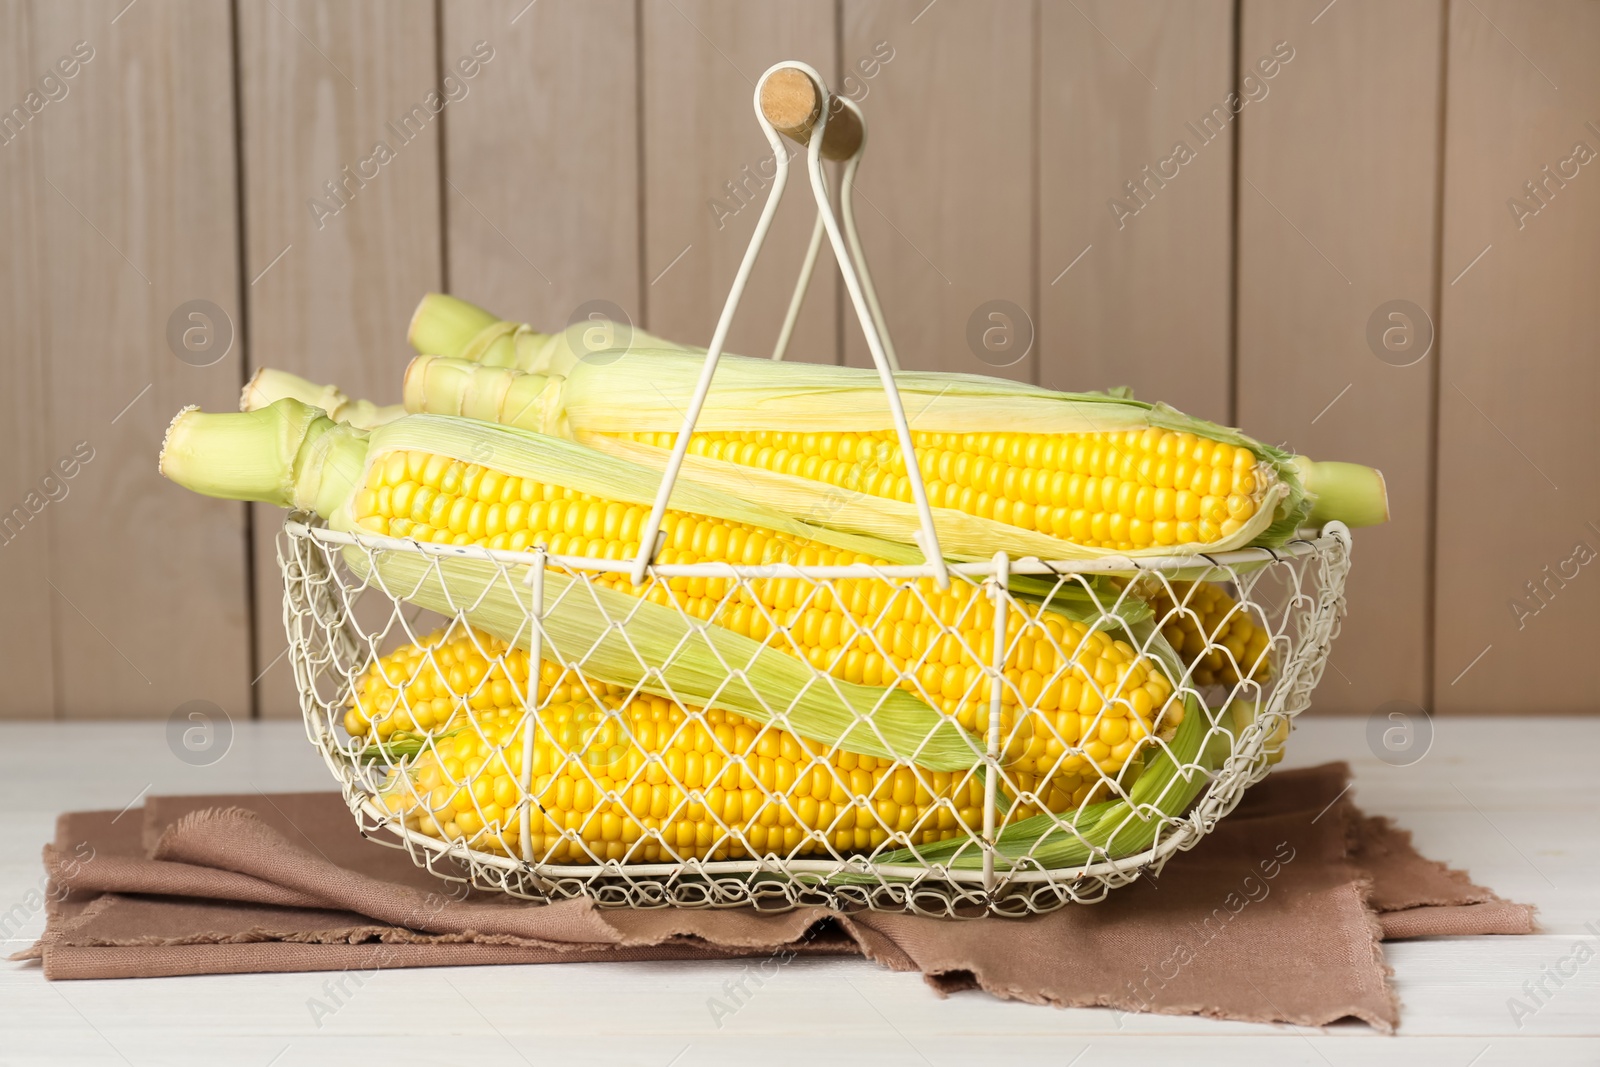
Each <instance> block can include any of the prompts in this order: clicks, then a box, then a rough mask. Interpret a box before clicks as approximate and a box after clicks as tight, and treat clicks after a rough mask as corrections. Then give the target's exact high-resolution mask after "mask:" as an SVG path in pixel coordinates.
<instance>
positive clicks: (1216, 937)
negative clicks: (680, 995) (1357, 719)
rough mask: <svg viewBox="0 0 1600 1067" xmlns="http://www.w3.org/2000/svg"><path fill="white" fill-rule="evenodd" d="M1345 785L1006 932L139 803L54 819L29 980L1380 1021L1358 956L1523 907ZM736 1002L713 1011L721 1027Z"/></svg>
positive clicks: (1272, 808) (303, 821) (1317, 780)
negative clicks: (843, 961)
mask: <svg viewBox="0 0 1600 1067" xmlns="http://www.w3.org/2000/svg"><path fill="white" fill-rule="evenodd" d="M1348 781H1349V768H1348V767H1346V766H1345V765H1344V764H1328V765H1325V766H1322V767H1315V768H1309V769H1305V770H1293V771H1279V772H1277V773H1275V774H1273V775H1271V776H1270V777H1268V778H1267V780H1266V781H1264V782H1263V783H1261V784H1260V785H1258V786H1256V787H1255V788H1254V789H1252V790H1251V791H1250V793H1249V794H1248V795H1247V796H1246V797H1245V799H1244V801H1243V802H1242V803H1241V804H1240V805H1239V807H1238V809H1237V810H1236V811H1235V812H1234V813H1233V814H1232V815H1230V816H1229V817H1228V818H1226V819H1224V820H1223V821H1222V822H1221V823H1220V824H1219V825H1218V827H1217V829H1216V830H1215V831H1214V832H1213V833H1212V834H1210V835H1209V836H1208V837H1206V838H1205V839H1204V840H1202V841H1201V842H1200V843H1199V845H1198V846H1196V847H1195V848H1194V849H1193V850H1192V851H1190V852H1187V853H1184V854H1182V855H1179V856H1177V857H1175V858H1174V859H1173V860H1172V861H1171V862H1170V863H1168V864H1167V867H1166V869H1165V870H1164V871H1163V872H1162V873H1161V875H1160V877H1159V878H1155V879H1142V880H1140V881H1139V882H1136V883H1135V884H1133V885H1131V886H1128V887H1126V888H1124V889H1119V890H1116V891H1114V892H1113V893H1112V894H1111V895H1110V896H1109V898H1107V900H1105V901H1104V902H1103V903H1100V904H1096V905H1093V906H1077V907H1072V906H1069V907H1067V908H1063V909H1061V910H1059V911H1056V912H1053V913H1050V914H1048V915H1041V916H1035V917H1032V918H1028V919H976V920H969V921H945V920H937V919H927V918H921V917H918V916H913V915H901V914H892V913H879V912H853V913H850V914H848V915H845V914H840V913H837V912H831V911H827V910H825V909H820V908H809V909H803V910H799V911H793V912H786V913H781V914H764V913H756V912H754V911H751V910H738V909H736V910H717V911H710V910H674V909H659V910H650V911H625V910H614V909H604V908H596V907H595V906H594V905H593V904H592V903H591V902H589V901H587V900H572V901H565V902H562V903H558V904H551V905H535V904H530V903H528V902H525V901H518V900H514V899H512V898H509V897H505V896H503V895H500V894H495V893H484V892H478V891H465V890H464V889H463V887H461V886H459V885H454V884H452V883H446V882H443V881H441V880H439V879H437V878H435V877H434V876H432V875H430V874H429V873H428V872H426V871H424V870H421V869H419V868H417V867H415V866H414V865H413V864H412V863H411V861H410V859H409V858H408V857H407V855H406V854H405V853H404V852H403V851H401V850H398V849H390V848H382V847H379V846H377V845H375V844H373V843H371V842H368V841H365V840H363V839H362V837H361V836H360V834H359V833H358V832H357V830H356V829H355V825H354V822H353V820H352V819H351V818H350V814H349V812H348V810H347V809H346V808H345V806H344V804H343V802H342V801H341V800H340V798H339V797H338V795H337V794H334V793H299V794H277V795H271V796H268V795H265V794H257V795H254V796H235V797H151V798H149V799H148V800H147V801H146V802H145V807H144V811H143V817H142V822H141V821H140V820H139V818H138V816H137V815H136V813H134V812H127V813H123V814H121V815H120V816H117V815H113V813H110V812H75V813H69V814H66V815H63V816H61V818H60V821H59V823H58V826H57V835H56V841H55V843H54V844H52V845H47V846H46V847H45V851H44V859H45V866H46V869H47V870H48V872H49V874H50V877H51V902H50V907H49V920H48V924H47V928H46V931H45V934H44V936H43V937H42V938H41V939H40V941H39V943H38V944H37V945H35V946H34V947H33V948H32V949H31V950H29V951H28V952H25V953H21V954H19V956H18V957H17V958H21V959H26V958H38V959H42V960H43V965H44V973H45V976H46V977H47V978H117V977H153V976H161V975H183V974H220V973H238V972H259V971H312V970H345V969H351V970H356V971H372V970H374V969H377V968H382V967H424V966H458V965H463V964H479V963H572V962H582V961H588V960H609V961H626V960H661V959H683V960H694V959H725V958H730V957H767V959H765V960H763V963H762V965H761V967H760V968H758V971H760V972H761V973H771V970H772V969H773V968H775V967H776V966H778V965H780V964H781V963H782V962H784V961H786V960H787V959H788V958H790V957H791V955H796V954H808V955H861V956H865V957H867V958H868V959H872V960H875V961H877V962H878V963H880V964H882V965H884V966H887V967H889V968H891V969H893V970H904V971H920V972H921V973H922V974H923V976H924V978H925V979H926V980H927V982H928V983H929V984H930V985H932V986H933V987H934V989H935V990H937V991H938V992H939V993H940V994H948V993H952V992H956V991H959V990H965V989H983V990H987V991H988V992H989V993H991V994H993V995H995V996H999V997H1003V998H1010V999H1018V1000H1026V1001H1030V1002H1033V1003H1039V1004H1055V1005H1058V1006H1080V1005H1107V1006H1110V1007H1113V1008H1118V1009H1121V1010H1126V1011H1157V1012H1165V1013H1172V1014H1201V1015H1209V1016H1216V1017H1223V1018H1233V1019H1245V1020H1256V1021H1282V1022H1292V1023H1299V1024H1304V1025H1319V1024H1322V1023H1327V1022H1332V1021H1333V1020H1335V1019H1340V1018H1344V1017H1347V1016H1348V1017H1355V1018H1358V1019H1362V1020H1365V1021H1366V1022H1368V1023H1370V1024H1372V1025H1373V1026H1375V1027H1377V1028H1379V1029H1381V1030H1389V1029H1392V1028H1393V1027H1394V1025H1395V1024H1396V1022H1397V1021H1398V1017H1399V1016H1398V1007H1397V1005H1396V1002H1395V998H1394V993H1393V991H1392V990H1391V989H1390V987H1389V983H1388V969H1387V968H1386V967H1385V965H1384V962H1383V953H1382V949H1381V947H1380V945H1379V941H1380V940H1381V939H1383V938H1394V937H1418V936H1425V935H1429V934H1453V935H1464V934H1485V933H1503V934H1514V933H1530V932H1532V931H1533V930H1534V928H1535V927H1534V922H1533V909H1532V908H1530V907H1528V906H1526V905H1521V904H1513V903H1510V902H1508V901H1504V900H1501V899H1500V898H1499V897H1497V896H1495V895H1494V894H1493V893H1492V892H1490V891H1489V890H1487V889H1484V888H1482V887H1480V886H1476V885H1473V884H1472V883H1471V882H1470V881H1469V880H1468V878H1467V876H1466V875H1465V874H1463V873H1462V872H1459V871H1453V870H1450V869H1448V868H1446V867H1444V866H1443V865H1442V864H1439V863H1435V862H1433V861H1431V860H1427V859H1424V858H1423V857H1421V856H1420V855H1418V854H1417V852H1416V850H1415V849H1414V848H1412V846H1411V836H1410V834H1408V833H1407V832H1405V831H1403V830H1399V829H1396V828H1395V827H1393V826H1392V825H1390V824H1389V822H1388V821H1387V820H1384V819H1381V818H1372V817H1368V816H1365V815H1363V814H1362V813H1361V812H1360V811H1358V810H1357V809H1356V808H1355V807H1354V805H1353V804H1352V803H1351V802H1350V800H1349V799H1348V796H1347V795H1346V791H1347V787H1348ZM735 1006H736V1005H733V1004H730V1005H728V1008H729V1010H730V1011H732V1010H733V1008H734V1007H735Z"/></svg>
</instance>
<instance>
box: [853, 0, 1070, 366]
mask: <svg viewBox="0 0 1600 1067" xmlns="http://www.w3.org/2000/svg"><path fill="white" fill-rule="evenodd" d="M843 11H844V25H843V33H842V41H843V45H842V48H843V51H842V52H841V54H840V57H839V59H840V63H841V67H842V69H844V70H851V71H854V70H856V69H857V64H858V63H860V62H863V61H868V62H870V61H871V60H872V59H873V58H874V56H875V54H877V52H876V50H881V49H883V48H885V47H887V48H888V49H892V50H893V58H892V59H890V60H889V61H888V62H886V63H881V64H880V69H879V70H878V73H877V75H876V77H873V78H870V79H866V78H862V79H860V83H861V85H862V88H863V91H864V92H865V94H866V95H865V97H864V99H862V101H861V103H862V108H863V109H864V111H865V112H866V117H867V124H868V129H869V135H868V143H867V155H866V160H865V162H864V163H863V164H862V166H861V180H860V191H859V193H858V208H857V219H858V221H859V223H860V227H861V240H862V242H863V244H864V245H865V246H866V250H867V255H868V257H869V260H870V262H871V263H872V265H873V268H874V271H873V277H874V280H875V281H876V282H877V286H878V290H879V295H880V298H881V300H882V303H883V311H884V316H885V317H886V318H887V319H888V324H889V329H890V331H891V334H892V335H893V337H894V342H895V347H896V349H898V350H899V354H900V363H901V366H903V367H906V368H908V369H914V370H952V371H970V372H977V373H991V374H1000V375H1004V376H1007V377H1012V378H1019V379H1024V380H1026V379H1031V378H1033V377H1034V370H1035V368H1034V363H1035V360H1036V358H1037V355H1038V353H1037V347H1035V350H1034V351H1033V352H1031V353H1029V354H1028V355H1027V356H1026V357H1025V358H1023V359H1021V360H1019V361H1017V362H1010V361H1011V360H1013V359H1015V358H1016V347H1017V345H1016V344H1015V338H1016V337H1018V336H1020V335H1021V330H1022V329H1023V327H1024V325H1025V324H1024V323H1022V322H1020V321H1011V320H1013V319H1015V313H1011V314H1009V315H1007V314H1006V313H1005V311H1003V310H1000V311H998V313H999V314H1001V315H1002V316H1003V318H1002V319H1001V320H993V319H989V318H987V314H986V312H987V310H995V309H985V310H984V311H982V312H980V309H982V308H984V305H986V304H988V303H989V302H990V301H1007V302H1009V303H1010V304H1011V305H1014V306H1015V307H1017V308H1020V309H1022V311H1023V312H1024V313H1025V314H1026V315H1027V316H1028V317H1029V321H1031V320H1032V318H1033V316H1034V308H1033V303H1034V299H1033V292H1034V282H1035V277H1034V269H1033V231H1034V216H1033V193H1034V150H1033V149H1034V137H1033V131H1034V122H1033V99H1034V93H1033V71H1034V32H1033V31H1034V18H1035V11H1036V8H1035V5H1034V4H1033V3H1032V2H1030V0H995V2H978V0H941V2H939V3H934V4H930V3H928V0H844V4H843ZM842 313H843V314H844V316H845V319H846V322H845V329H844V331H843V332H844V338H845V352H846V357H847V360H848V362H851V363H854V364H865V363H867V361H868V359H869V357H868V355H867V348H866V343H865V342H864V341H863V340H862V336H861V330H860V326H859V324H858V322H857V321H856V319H855V317H854V314H853V312H852V311H851V310H850V309H849V308H845V309H844V310H843V312H842ZM975 315H976V316H977V319H978V322H979V327H978V330H977V331H976V332H977V333H978V335H979V336H980V337H981V336H982V333H983V330H984V329H993V330H996V331H997V333H995V334H993V335H991V336H992V337H993V338H994V341H995V348H996V349H997V350H998V351H997V352H994V353H993V354H991V355H990V356H989V358H988V360H987V361H986V360H981V359H979V357H978V356H977V355H976V354H975V352H974V348H973V347H972V346H970V345H969V343H968V336H967V335H968V326H969V322H970V321H971V320H973V319H974V317H975ZM1007 331H1010V334H1009V336H1002V335H1003V334H1006V333H1007ZM977 348H978V350H981V351H985V352H989V351H990V350H989V349H985V348H984V347H983V346H982V345H981V344H980V345H978V346H977ZM999 364H1008V365H1005V366H1000V365H999Z"/></svg>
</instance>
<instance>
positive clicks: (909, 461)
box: [630, 61, 950, 589]
mask: <svg viewBox="0 0 1600 1067" xmlns="http://www.w3.org/2000/svg"><path fill="white" fill-rule="evenodd" d="M789 70H792V71H794V72H795V73H797V74H799V75H801V76H803V77H805V78H806V79H807V80H808V81H809V82H810V83H811V85H812V91H813V92H814V93H816V94H817V98H818V100H819V101H820V103H819V106H818V107H817V109H816V114H815V116H814V117H813V118H812V120H811V121H810V122H809V123H804V124H803V126H804V132H805V134H806V141H807V149H806V167H807V170H808V172H809V174H810V177H811V189H812V192H813V194H814V196H815V198H816V202H817V213H818V216H819V217H820V218H821V220H822V222H823V225H824V227H825V228H826V230H827V233H828V238H829V240H830V242H831V243H832V246H833V253H834V259H835V261H836V262H837V263H838V265H839V273H840V274H841V275H842V276H843V278H844V284H845V289H846V290H847V291H848V292H849V294H850V299H851V303H852V304H853V305H854V307H855V311H856V318H857V320H858V321H859V322H860V323H861V331H862V333H863V334H865V336H866V341H867V348H868V350H869V351H870V352H871V353H872V362H873V363H874V365H876V367H877V369H878V377H879V379H880V380H881V381H882V383H883V390H884V394H885V397H886V398H887V400H888V402H889V413H890V416H891V418H892V419H893V420H894V426H895V433H896V436H897V437H898V439H899V442H900V451H901V454H902V455H903V456H904V458H905V463H906V477H907V479H908V480H909V481H910V483H911V499H912V502H913V503H914V504H915V505H916V508H917V513H918V517H919V519H920V520H921V521H920V529H919V530H918V531H917V534H916V541H917V545H918V547H919V548H921V549H922V553H923V555H924V557H926V559H927V561H928V567H929V569H930V570H931V571H932V577H933V578H934V580H935V581H936V582H937V583H938V586H939V588H940V589H948V588H949V587H950V571H949V568H948V567H947V566H946V565H945V561H944V554H943V552H942V550H941V549H940V547H939V535H938V532H937V531H936V530H935V528H934V524H933V511H932V509H931V508H930V507H929V504H928V493H927V488H926V487H925V486H924V485H923V480H922V470H921V468H920V467H919V466H918V465H917V453H916V449H915V447H914V446H913V445H912V441H911V427H910V426H909V424H908V423H907V421H906V413H905V405H904V404H902V403H901V400H900V390H899V389H898V388H896V386H895V382H894V372H893V370H892V367H891V365H890V363H889V357H888V356H887V354H886V352H885V344H884V334H885V333H886V332H887V331H885V330H883V329H882V327H881V321H880V320H879V319H878V318H877V317H876V316H874V315H873V313H872V308H871V306H869V305H868V303H867V299H866V296H865V295H864V293H863V291H862V285H861V279H860V278H859V277H858V272H857V271H856V265H855V263H854V262H853V260H852V257H851V255H850V253H849V251H848V250H847V249H846V248H845V240H844V236H843V234H842V233H841V232H840V229H839V220H838V219H837V218H836V217H835V216H834V213H833V205H832V204H831V203H829V200H828V187H827V181H826V179H825V178H824V176H823V173H822V148H823V146H824V145H826V144H827V143H828V127H829V125H830V124H831V122H832V118H833V114H834V113H835V112H837V113H838V114H845V113H850V114H852V115H853V116H855V118H856V119H857V120H859V118H860V112H859V111H857V110H855V109H854V106H853V105H852V104H850V103H849V102H848V101H846V102H844V105H843V106H841V107H840V108H837V109H835V108H832V107H830V106H829V97H828V92H827V89H826V87H825V86H824V85H823V81H822V77H821V75H819V74H818V73H817V72H816V71H815V70H814V69H812V68H811V67H809V66H807V65H805V64H804V63H798V62H794V61H790V62H785V63H779V64H777V65H775V66H773V67H771V68H769V69H768V70H767V72H766V73H765V74H763V75H762V76H761V81H760V82H759V83H758V84H757V86H756V92H755V110H756V117H757V119H758V120H759V122H760V123H761V127H762V131H763V132H764V133H765V134H766V135H767V143H768V144H769V145H771V147H772V155H773V162H774V164H775V166H776V171H777V172H776V174H774V175H773V181H772V191H771V192H770V193H768V194H767V202H766V203H765V204H764V205H762V208H761V216H760V218H758V219H757V220H756V227H755V232H754V233H752V234H751V235H750V244H749V245H748V246H747V247H746V248H745V253H744V258H743V259H742V260H741V261H740V263H739V270H738V272H737V273H735V275H734V278H733V284H732V285H731V286H730V287H729V289H728V299H727V300H726V301H725V302H724V304H723V306H722V315H721V317H720V318H719V319H718V320H717V328H716V330H715V331H714V332H713V333H712V335H711V345H710V347H708V348H707V349H706V361H705V365H704V366H703V367H702V368H701V371H700V378H699V380H698V381H697V382H696V383H695V391H694V396H693V397H692V398H691V400H690V402H689V409H688V411H686V412H685V413H684V417H683V427H682V429H681V430H679V432H678V439H677V441H676V442H675V443H674V445H673V448H672V455H671V456H670V457H669V458H668V459H667V464H666V468H665V470H664V471H663V472H662V476H661V487H660V489H658V490H657V492H656V499H655V503H654V504H653V505H652V506H651V508H650V517H649V518H648V519H647V520H646V521H645V525H644V528H643V529H642V530H641V531H640V538H639V555H638V557H637V558H636V559H635V560H634V565H633V570H632V573H631V574H630V579H631V580H632V582H633V584H635V585H641V584H643V583H644V580H645V572H646V571H647V570H648V569H649V567H650V563H651V561H652V560H654V558H655V555H656V553H657V551H659V549H660V547H661V546H660V541H661V520H662V519H663V518H664V517H665V515H666V511H667V502H668V500H670V499H671V497H672V489H673V486H674V485H675V484H676V483H677V480H678V472H679V471H680V470H682V468H683V461H684V457H685V456H686V455H687V454H688V451H689V438H690V436H691V435H692V434H693V433H694V428H695V423H696V422H698V421H699V419H700V411H701V409H702V408H703V407H704V406H705V400H706V394H707V393H709V392H710V390H711V379H712V377H713V376H714V375H715V374H716V372H717V362H718V360H720V359H721V358H722V346H723V344H724V343H725V342H726V341H727V338H728V330H729V328H730V327H731V326H732V325H733V316H734V314H735V312H737V311H738V309H739V301H740V299H741V298H742V297H743V296H744V288H745V285H746V283H747V282H748V281H749V279H750V271H751V270H752V269H753V268H754V266H755V261H756V257H757V256H759V255H760V254H761V248H762V246H763V245H764V244H765V243H766V238H767V231H768V230H769V229H771V227H772V219H773V216H774V215H775V214H777V209H778V203H779V202H780V201H781V200H782V199H783V191H784V188H785V186H786V185H787V184H788V180H789V153H788V152H787V151H785V149H784V146H783V142H782V140H781V139H780V136H779V133H778V128H777V126H776V125H774V124H773V122H772V121H771V120H770V119H769V118H768V117H767V114H766V112H765V110H764V108H763V103H762V97H763V93H764V90H765V87H766V84H767V82H768V81H769V80H770V79H771V78H772V77H774V76H775V75H778V74H779V73H780V72H782V71H789ZM785 78H786V79H787V78H788V76H787V75H785ZM847 121H849V120H847ZM864 142H865V126H864V124H862V127H861V137H860V138H859V139H857V140H856V142H855V144H854V146H853V148H852V151H853V153H855V154H856V155H857V157H858V158H859V149H860V147H861V145H862V144H863V143H864Z"/></svg>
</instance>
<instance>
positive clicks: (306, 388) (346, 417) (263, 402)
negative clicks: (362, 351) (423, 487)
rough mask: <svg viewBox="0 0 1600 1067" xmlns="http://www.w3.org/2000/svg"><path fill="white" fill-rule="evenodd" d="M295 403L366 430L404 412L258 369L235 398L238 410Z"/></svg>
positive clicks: (333, 387)
mask: <svg viewBox="0 0 1600 1067" xmlns="http://www.w3.org/2000/svg"><path fill="white" fill-rule="evenodd" d="M284 399H289V400H298V401H300V402H301V403H302V404H310V405H311V406H312V407H314V408H321V409H322V410H323V411H324V412H326V413H327V416H328V418H330V419H332V420H334V421H335V422H348V423H349V424H350V425H352V426H359V427H360V428H362V429H364V430H370V429H372V428H373V427H374V426H382V425H383V424H384V423H386V422H393V421H394V420H395V419H398V418H400V417H401V416H402V415H404V414H405V413H406V409H405V405H404V404H374V403H373V402H372V401H370V400H352V399H350V397H348V396H346V395H345V393H344V390H342V389H340V388H339V387H338V386H336V385H318V384H317V383H316V382H311V381H307V380H306V379H304V378H302V377H300V376H299V375H297V374H290V373H289V372H288V371H282V370H274V369H273V368H271V367H262V368H261V369H260V370H258V371H256V373H255V377H253V378H251V379H250V381H249V382H248V383H247V384H246V385H245V387H244V391H243V392H242V393H241V394H240V395H239V410H240V411H260V410H261V409H262V408H264V407H268V406H270V405H272V404H275V403H277V402H278V401H279V400H284Z"/></svg>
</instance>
